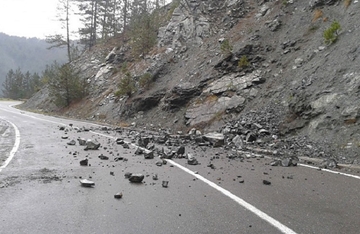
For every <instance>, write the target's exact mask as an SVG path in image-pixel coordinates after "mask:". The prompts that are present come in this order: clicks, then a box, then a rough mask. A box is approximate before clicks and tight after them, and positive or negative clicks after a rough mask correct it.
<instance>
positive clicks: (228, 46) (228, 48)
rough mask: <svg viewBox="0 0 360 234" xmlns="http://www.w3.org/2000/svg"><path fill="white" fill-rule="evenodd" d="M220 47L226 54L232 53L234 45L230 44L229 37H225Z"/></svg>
mask: <svg viewBox="0 0 360 234" xmlns="http://www.w3.org/2000/svg"><path fill="white" fill-rule="evenodd" d="M220 49H221V51H222V52H223V53H224V54H230V53H231V51H232V49H233V47H232V45H231V44H230V41H229V39H224V40H223V41H222V42H221V44H220Z"/></svg>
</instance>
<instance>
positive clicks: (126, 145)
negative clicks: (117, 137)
mask: <svg viewBox="0 0 360 234" xmlns="http://www.w3.org/2000/svg"><path fill="white" fill-rule="evenodd" d="M122 146H123V148H124V149H130V146H129V144H128V143H126V142H124V143H123V144H122Z"/></svg>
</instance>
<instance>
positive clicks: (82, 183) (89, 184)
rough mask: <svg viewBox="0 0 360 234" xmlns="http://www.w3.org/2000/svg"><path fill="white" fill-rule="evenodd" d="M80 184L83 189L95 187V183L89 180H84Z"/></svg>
mask: <svg viewBox="0 0 360 234" xmlns="http://www.w3.org/2000/svg"><path fill="white" fill-rule="evenodd" d="M80 184H81V186H83V187H92V186H95V183H94V182H93V181H91V180H88V179H83V180H80Z"/></svg>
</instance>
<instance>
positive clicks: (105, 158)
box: [98, 154, 109, 160]
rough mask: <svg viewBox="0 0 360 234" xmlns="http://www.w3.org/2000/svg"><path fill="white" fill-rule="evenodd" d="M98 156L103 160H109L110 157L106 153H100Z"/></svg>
mask: <svg viewBox="0 0 360 234" xmlns="http://www.w3.org/2000/svg"><path fill="white" fill-rule="evenodd" d="M98 158H100V159H101V160H108V159H109V157H108V156H105V155H103V154H100V155H99V156H98Z"/></svg>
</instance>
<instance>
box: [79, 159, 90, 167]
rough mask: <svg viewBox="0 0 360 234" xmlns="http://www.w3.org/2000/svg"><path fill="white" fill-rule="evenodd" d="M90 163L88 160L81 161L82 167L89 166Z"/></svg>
mask: <svg viewBox="0 0 360 234" xmlns="http://www.w3.org/2000/svg"><path fill="white" fill-rule="evenodd" d="M88 163H89V160H88V159H87V158H86V159H83V160H81V161H80V165H81V166H87V165H88Z"/></svg>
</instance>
